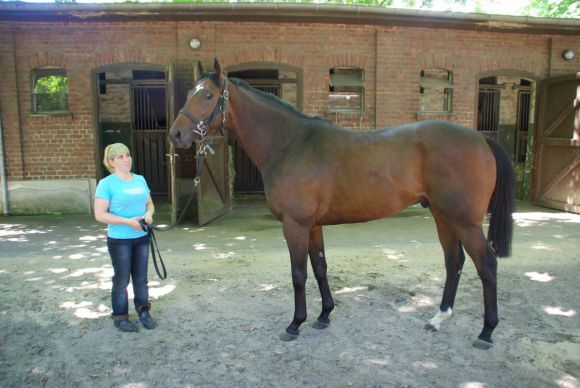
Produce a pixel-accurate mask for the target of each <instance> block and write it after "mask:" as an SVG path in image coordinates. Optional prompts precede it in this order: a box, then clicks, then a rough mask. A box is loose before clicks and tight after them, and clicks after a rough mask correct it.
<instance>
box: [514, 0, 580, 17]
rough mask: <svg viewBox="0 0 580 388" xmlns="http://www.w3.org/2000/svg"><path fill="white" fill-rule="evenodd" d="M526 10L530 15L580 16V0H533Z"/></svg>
mask: <svg viewBox="0 0 580 388" xmlns="http://www.w3.org/2000/svg"><path fill="white" fill-rule="evenodd" d="M525 12H526V14H528V15H530V16H541V17H549V18H580V3H579V2H578V0H531V1H530V4H529V5H528V6H527V7H526V8H525Z"/></svg>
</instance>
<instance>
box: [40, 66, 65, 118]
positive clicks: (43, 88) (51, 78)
mask: <svg viewBox="0 0 580 388" xmlns="http://www.w3.org/2000/svg"><path fill="white" fill-rule="evenodd" d="M32 82H33V85H32V112H34V113H58V112H66V111H68V101H67V100H68V99H67V97H68V78H67V76H66V70H65V69H55V68H41V69H35V70H34V72H33V81H32Z"/></svg>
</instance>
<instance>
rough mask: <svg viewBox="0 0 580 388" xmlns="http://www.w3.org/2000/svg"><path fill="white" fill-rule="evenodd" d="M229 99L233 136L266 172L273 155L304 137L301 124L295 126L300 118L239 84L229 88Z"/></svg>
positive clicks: (281, 152)
mask: <svg viewBox="0 0 580 388" xmlns="http://www.w3.org/2000/svg"><path fill="white" fill-rule="evenodd" d="M229 101H230V103H229V105H230V106H229V108H228V109H229V110H230V119H231V121H232V122H231V123H230V126H231V127H232V129H233V131H234V135H235V136H236V138H237V139H238V142H239V143H240V144H241V146H242V148H243V149H244V151H246V153H247V154H248V156H249V157H250V159H252V161H253V162H254V164H255V165H256V167H258V169H259V170H260V172H261V173H262V174H264V172H265V170H266V168H267V166H268V165H269V163H268V162H269V161H271V159H272V157H275V156H276V155H281V154H283V153H285V151H286V149H287V147H288V146H289V145H290V144H292V143H293V142H294V141H295V140H296V139H297V138H298V137H300V136H301V132H302V131H301V128H300V127H301V126H299V125H298V126H297V125H293V123H296V118H299V117H298V116H296V117H293V116H292V112H289V111H284V109H283V108H281V107H278V106H276V105H275V104H270V103H268V102H265V101H263V100H262V98H261V97H260V96H258V95H256V94H254V93H252V92H251V91H249V90H246V89H244V88H243V87H241V86H238V85H232V87H230V97H229ZM293 119H294V120H293ZM270 164H271V163H270Z"/></svg>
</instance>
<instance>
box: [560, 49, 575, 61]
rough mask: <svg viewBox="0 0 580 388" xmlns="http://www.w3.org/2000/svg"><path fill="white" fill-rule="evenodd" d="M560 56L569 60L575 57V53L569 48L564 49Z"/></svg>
mask: <svg viewBox="0 0 580 388" xmlns="http://www.w3.org/2000/svg"><path fill="white" fill-rule="evenodd" d="M562 58H564V59H565V60H567V61H571V60H572V59H574V58H576V53H575V52H574V51H572V50H570V49H568V50H564V51H563V52H562Z"/></svg>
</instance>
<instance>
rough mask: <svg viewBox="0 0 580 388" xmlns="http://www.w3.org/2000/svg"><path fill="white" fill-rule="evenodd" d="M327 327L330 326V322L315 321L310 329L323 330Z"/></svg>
mask: <svg viewBox="0 0 580 388" xmlns="http://www.w3.org/2000/svg"><path fill="white" fill-rule="evenodd" d="M328 326H330V321H328V322H323V321H316V322H314V323H313V324H312V327H313V328H315V329H317V330H324V329H326V328H327V327H328Z"/></svg>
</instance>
